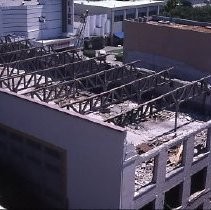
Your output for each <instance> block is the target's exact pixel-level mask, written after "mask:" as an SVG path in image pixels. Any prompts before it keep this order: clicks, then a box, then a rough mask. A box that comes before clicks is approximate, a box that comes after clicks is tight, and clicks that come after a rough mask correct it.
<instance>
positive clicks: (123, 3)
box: [74, 0, 163, 8]
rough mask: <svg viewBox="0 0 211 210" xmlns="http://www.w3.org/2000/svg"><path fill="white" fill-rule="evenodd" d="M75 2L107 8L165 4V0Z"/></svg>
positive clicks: (76, 2) (75, 2)
mask: <svg viewBox="0 0 211 210" xmlns="http://www.w3.org/2000/svg"><path fill="white" fill-rule="evenodd" d="M74 4H83V5H87V6H97V7H105V8H122V7H133V6H144V5H153V4H155V5H158V4H163V1H153V0H143V1H138V0H137V1H113V0H107V1H106V0H105V1H77V0H76V1H74Z"/></svg>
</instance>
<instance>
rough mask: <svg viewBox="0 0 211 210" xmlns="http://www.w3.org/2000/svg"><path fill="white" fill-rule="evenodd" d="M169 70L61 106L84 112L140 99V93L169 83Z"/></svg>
mask: <svg viewBox="0 0 211 210" xmlns="http://www.w3.org/2000/svg"><path fill="white" fill-rule="evenodd" d="M171 69H172V68H171ZM169 70H170V69H168V70H164V71H161V72H159V73H157V74H153V75H150V76H147V77H144V78H140V79H137V80H135V81H132V82H130V83H127V84H125V85H122V86H119V87H117V88H113V89H111V90H109V91H106V92H103V93H100V94H97V95H93V96H91V97H88V98H86V99H83V100H80V101H76V102H73V103H67V104H63V105H61V107H67V109H70V108H72V109H73V110H74V111H76V112H78V113H81V114H85V113H88V112H90V111H97V110H100V109H102V108H106V107H108V106H110V105H112V104H117V103H121V102H123V101H125V100H128V99H132V98H136V100H137V101H140V98H141V94H143V93H145V92H148V91H150V90H153V89H154V88H156V87H158V86H162V85H164V84H170V83H171V79H170V75H169Z"/></svg>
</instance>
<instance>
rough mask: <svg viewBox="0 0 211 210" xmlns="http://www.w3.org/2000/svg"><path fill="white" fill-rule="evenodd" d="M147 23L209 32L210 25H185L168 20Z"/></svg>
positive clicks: (210, 29)
mask: <svg viewBox="0 0 211 210" xmlns="http://www.w3.org/2000/svg"><path fill="white" fill-rule="evenodd" d="M147 23H148V24H152V25H159V26H164V27H171V28H177V29H180V30H191V31H197V32H202V33H211V26H195V25H186V24H178V23H174V22H170V21H162V20H160V21H148V22H147Z"/></svg>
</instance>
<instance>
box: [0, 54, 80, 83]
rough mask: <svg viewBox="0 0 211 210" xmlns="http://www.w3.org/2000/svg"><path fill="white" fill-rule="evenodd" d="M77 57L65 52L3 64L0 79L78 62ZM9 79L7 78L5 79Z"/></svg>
mask: <svg viewBox="0 0 211 210" xmlns="http://www.w3.org/2000/svg"><path fill="white" fill-rule="evenodd" d="M78 60H79V58H78V56H76V55H75V52H74V51H72V50H66V51H63V52H59V53H56V52H55V53H50V54H46V55H42V56H37V57H33V58H27V59H25V60H19V61H14V62H11V63H5V64H3V67H2V70H1V72H0V78H1V77H10V76H13V75H14V74H17V75H19V73H20V71H17V70H25V71H28V72H29V71H30V72H33V71H38V70H43V69H47V68H51V67H52V68H53V67H57V66H60V65H64V64H69V63H73V62H75V61H78ZM7 79H9V78H7Z"/></svg>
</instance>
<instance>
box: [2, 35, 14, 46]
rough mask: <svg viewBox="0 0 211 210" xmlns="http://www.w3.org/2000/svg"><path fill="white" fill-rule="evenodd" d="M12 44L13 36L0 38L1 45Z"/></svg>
mask: <svg viewBox="0 0 211 210" xmlns="http://www.w3.org/2000/svg"><path fill="white" fill-rule="evenodd" d="M9 42H12V37H11V35H6V36H0V44H4V43H9Z"/></svg>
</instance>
